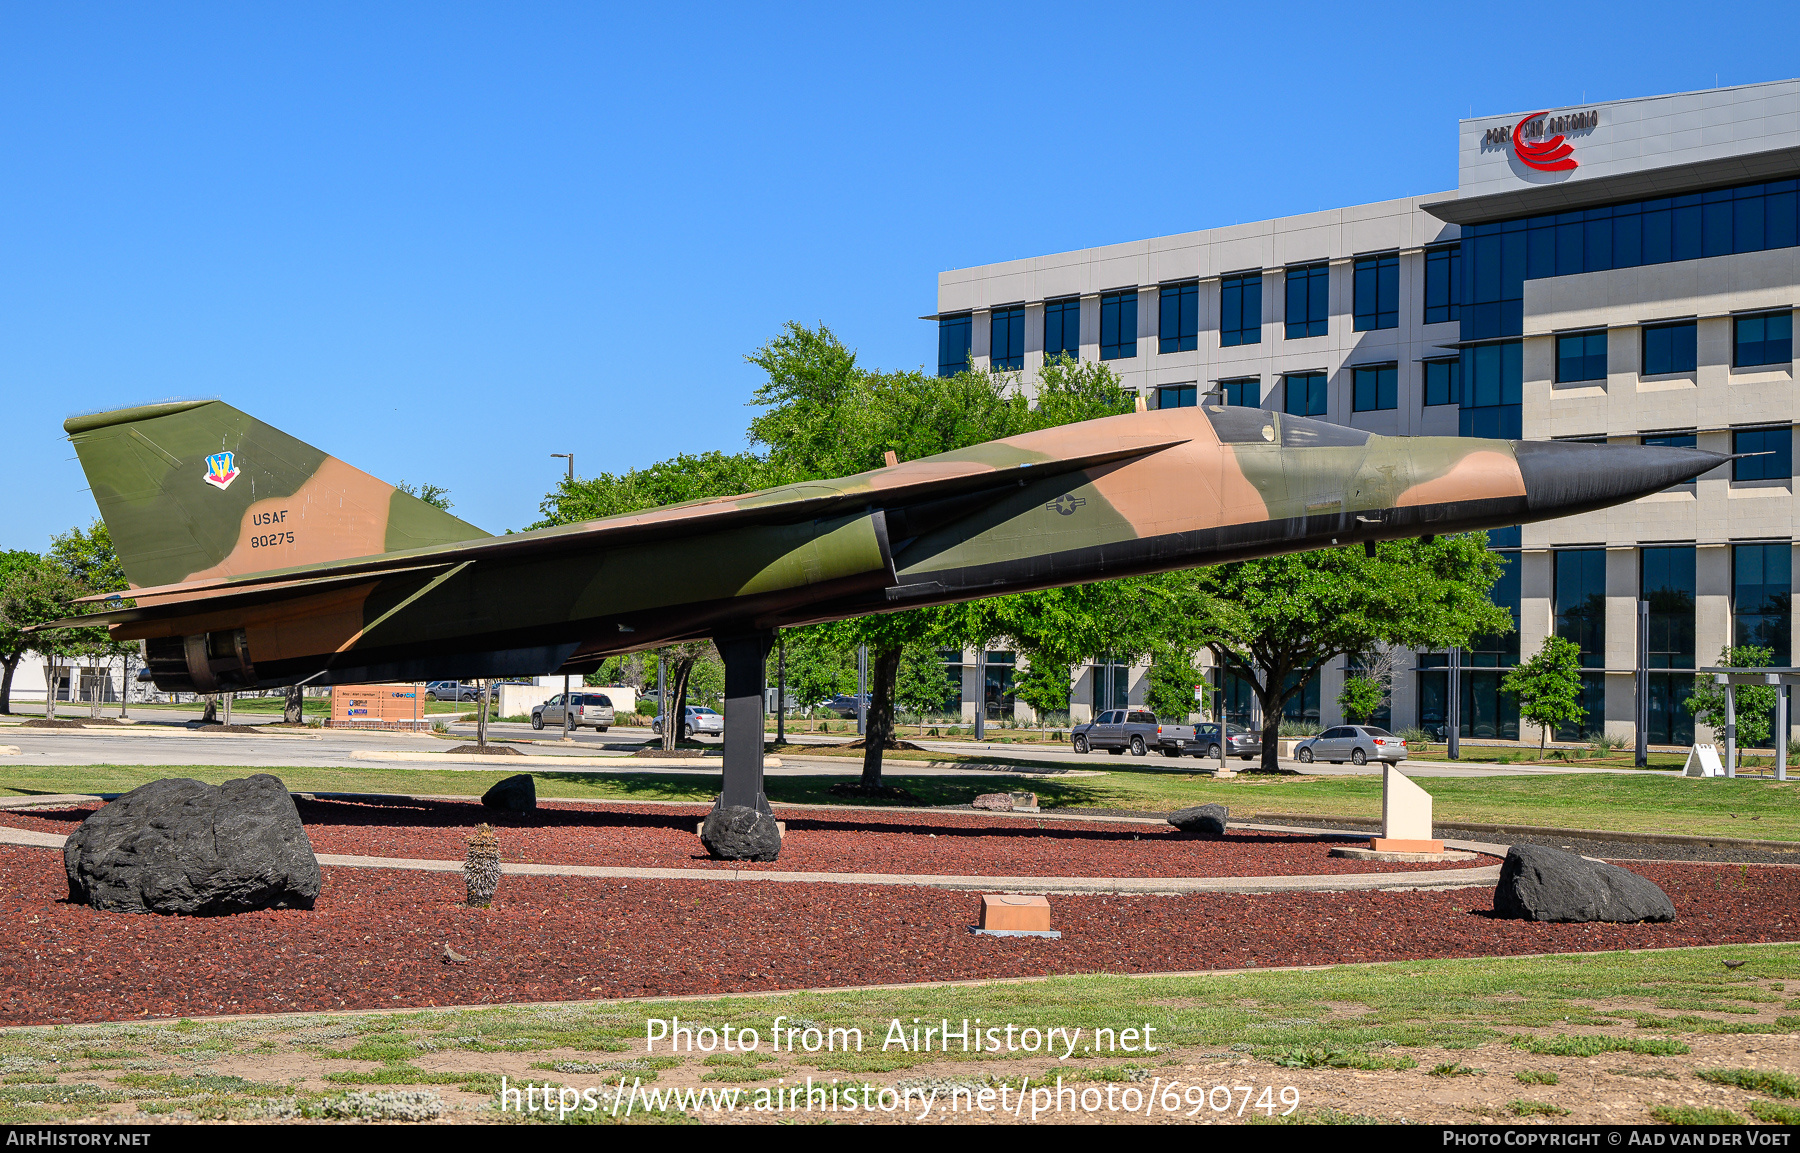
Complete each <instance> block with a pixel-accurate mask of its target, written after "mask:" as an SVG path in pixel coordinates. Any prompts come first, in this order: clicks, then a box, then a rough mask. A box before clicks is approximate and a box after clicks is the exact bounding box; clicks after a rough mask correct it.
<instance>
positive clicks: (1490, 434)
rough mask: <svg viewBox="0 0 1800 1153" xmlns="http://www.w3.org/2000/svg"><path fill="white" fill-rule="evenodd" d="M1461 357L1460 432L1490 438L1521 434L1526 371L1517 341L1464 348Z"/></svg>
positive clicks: (1458, 423) (1503, 438)
mask: <svg viewBox="0 0 1800 1153" xmlns="http://www.w3.org/2000/svg"><path fill="white" fill-rule="evenodd" d="M1460 359H1461V363H1460V365H1459V367H1458V369H1457V376H1458V378H1459V383H1460V384H1461V386H1462V411H1461V412H1460V413H1458V415H1457V425H1458V432H1459V434H1460V435H1462V436H1479V437H1486V438H1489V439H1493V440H1517V439H1519V438H1520V437H1521V436H1523V435H1524V432H1523V431H1522V426H1523V424H1524V417H1523V409H1522V407H1521V401H1522V399H1523V396H1524V391H1525V388H1524V379H1525V375H1524V361H1523V360H1522V357H1521V352H1520V345H1519V342H1518V341H1515V340H1509V341H1506V342H1504V343H1500V344H1481V345H1476V346H1475V347H1474V348H1465V349H1463V351H1462V357H1461V358H1460Z"/></svg>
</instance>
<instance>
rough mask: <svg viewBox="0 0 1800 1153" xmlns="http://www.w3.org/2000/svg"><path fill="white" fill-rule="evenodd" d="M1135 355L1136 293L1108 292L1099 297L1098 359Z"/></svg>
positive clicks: (1123, 357) (1118, 358) (1120, 358)
mask: <svg viewBox="0 0 1800 1153" xmlns="http://www.w3.org/2000/svg"><path fill="white" fill-rule="evenodd" d="M1136 355H1137V293H1136V292H1135V291H1132V292H1109V293H1107V294H1106V295H1105V296H1102V297H1101V298H1100V359H1101V360H1123V359H1125V358H1127V357H1132V356H1136Z"/></svg>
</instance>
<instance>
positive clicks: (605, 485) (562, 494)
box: [531, 452, 776, 528]
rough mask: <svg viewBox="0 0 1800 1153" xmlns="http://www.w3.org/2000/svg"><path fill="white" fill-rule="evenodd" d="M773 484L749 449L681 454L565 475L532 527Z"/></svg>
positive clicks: (765, 465) (539, 508) (726, 493)
mask: <svg viewBox="0 0 1800 1153" xmlns="http://www.w3.org/2000/svg"><path fill="white" fill-rule="evenodd" d="M774 483H776V482H775V481H774V480H772V479H771V478H770V473H769V466H768V463H767V462H766V461H764V460H763V459H762V458H761V457H758V456H755V455H754V454H751V453H747V452H743V453H735V454H728V453H722V452H702V453H696V454H689V453H682V454H681V455H679V456H675V457H672V458H670V459H668V460H659V461H657V462H656V463H655V464H652V465H647V466H646V467H644V468H634V469H628V470H627V471H625V472H622V473H610V472H603V473H601V474H600V475H598V476H591V477H582V478H580V479H578V480H569V479H567V478H564V479H563V480H562V481H561V482H560V483H559V484H558V485H557V486H556V488H555V490H554V491H552V492H550V493H549V494H548V495H547V496H545V497H544V499H543V501H542V503H540V504H539V505H538V511H539V512H541V513H542V514H543V517H542V519H540V520H539V521H538V522H537V523H535V524H533V525H532V526H531V527H532V528H549V527H551V526H552V525H559V524H575V523H577V522H579V521H584V520H599V519H600V518H602V517H608V516H622V515H624V514H625V513H629V512H638V511H640V510H642V509H647V508H659V507H661V506H663V505H669V504H684V503H686V502H687V501H691V500H706V499H708V498H710V497H716V496H736V495H737V494H739V493H745V492H752V491H754V490H756V489H759V488H767V487H769V486H770V485H772V484H774Z"/></svg>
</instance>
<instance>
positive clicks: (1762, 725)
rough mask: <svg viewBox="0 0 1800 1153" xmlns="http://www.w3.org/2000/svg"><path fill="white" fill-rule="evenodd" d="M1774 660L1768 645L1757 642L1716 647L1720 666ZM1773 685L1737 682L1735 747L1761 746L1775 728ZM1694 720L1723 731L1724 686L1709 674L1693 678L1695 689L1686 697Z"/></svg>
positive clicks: (1757, 665) (1760, 666) (1766, 663)
mask: <svg viewBox="0 0 1800 1153" xmlns="http://www.w3.org/2000/svg"><path fill="white" fill-rule="evenodd" d="M1774 660H1775V654H1774V653H1773V652H1772V651H1770V650H1769V649H1765V648H1761V647H1759V646H1757V645H1735V646H1733V645H1726V646H1725V647H1724V648H1723V649H1721V650H1719V667H1720V668H1725V669H1766V668H1768V667H1769V665H1770V664H1771V663H1772V662H1773V661H1774ZM1775 701H1776V695H1775V686H1773V685H1738V686H1737V744H1738V748H1740V749H1746V748H1760V747H1762V746H1763V745H1764V744H1766V743H1768V741H1769V735H1770V732H1771V730H1772V729H1773V728H1774V714H1775ZM1687 707H1688V711H1689V712H1691V713H1693V714H1694V720H1696V721H1698V722H1699V723H1701V724H1703V725H1706V726H1707V727H1709V728H1712V729H1715V730H1717V731H1718V732H1719V734H1720V735H1721V736H1723V735H1724V732H1725V686H1724V685H1721V684H1716V683H1714V681H1713V679H1712V677H1711V676H1708V675H1706V674H1702V675H1700V676H1697V677H1695V678H1694V691H1693V693H1692V694H1691V695H1689V697H1688V699H1687Z"/></svg>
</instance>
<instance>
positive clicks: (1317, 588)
mask: <svg viewBox="0 0 1800 1153" xmlns="http://www.w3.org/2000/svg"><path fill="white" fill-rule="evenodd" d="M1170 576H1171V578H1173V583H1176V584H1180V583H1183V582H1184V581H1188V580H1191V582H1192V585H1193V588H1194V591H1195V593H1198V594H1201V597H1202V598H1203V599H1196V600H1194V602H1193V609H1192V611H1193V613H1194V614H1195V616H1196V618H1197V624H1198V627H1200V628H1201V630H1202V632H1203V633H1204V634H1205V635H1206V636H1207V637H1208V643H1210V644H1211V645H1212V647H1213V648H1214V649H1215V651H1216V652H1217V653H1218V655H1219V656H1220V658H1221V663H1229V664H1231V665H1233V666H1235V667H1236V669H1237V671H1238V672H1239V673H1240V674H1241V675H1243V676H1244V677H1246V678H1247V679H1248V680H1249V681H1250V684H1251V688H1252V690H1253V691H1254V692H1255V693H1256V697H1257V701H1258V703H1259V705H1260V706H1261V708H1262V716H1263V768H1264V769H1266V770H1268V771H1271V772H1272V771H1274V770H1275V767H1276V764H1275V760H1276V753H1277V751H1278V744H1277V738H1278V737H1279V735H1280V726H1281V715H1282V708H1283V706H1285V705H1286V704H1287V701H1288V699H1289V698H1290V697H1292V696H1294V695H1295V694H1296V693H1298V692H1299V691H1300V690H1301V687H1302V686H1303V685H1304V684H1305V683H1306V682H1307V681H1308V680H1310V679H1311V678H1313V677H1315V676H1317V675H1318V674H1319V670H1320V669H1322V668H1324V667H1325V665H1326V664H1327V663H1328V662H1330V661H1332V660H1334V659H1335V658H1337V657H1340V656H1345V655H1348V654H1351V653H1358V652H1362V651H1364V650H1366V649H1368V648H1370V647H1371V646H1373V645H1375V644H1377V643H1382V642H1385V643H1389V644H1398V645H1407V646H1425V645H1432V646H1445V647H1450V646H1461V645H1466V644H1467V643H1468V642H1469V639H1470V638H1471V637H1475V636H1480V635H1483V634H1488V633H1505V632H1510V631H1511V630H1512V627H1513V623H1512V614H1511V613H1509V612H1508V611H1507V610H1505V609H1503V608H1500V607H1498V606H1496V605H1495V604H1494V603H1493V601H1491V600H1489V599H1488V590H1489V589H1491V588H1493V586H1494V582H1495V581H1497V580H1499V578H1500V561H1499V560H1498V559H1496V558H1495V556H1494V554H1493V553H1491V552H1489V551H1488V549H1487V542H1486V538H1485V536H1484V535H1483V534H1481V533H1463V534H1460V535H1457V536H1448V537H1438V538H1437V539H1435V540H1432V541H1426V540H1402V541H1386V542H1383V543H1382V544H1380V545H1379V546H1378V547H1377V549H1376V554H1375V556H1374V557H1373V558H1369V557H1366V556H1365V555H1364V553H1363V550H1362V549H1360V548H1334V549H1320V550H1317V551H1314V552H1303V553H1291V554H1289V555H1287V556H1278V557H1269V558H1267V559H1265V560H1255V561H1237V562H1234V563H1231V564H1223V565H1216V566H1213V567H1211V568H1203V569H1194V570H1191V572H1190V573H1189V574H1187V575H1186V576H1185V577H1184V576H1183V574H1170Z"/></svg>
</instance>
